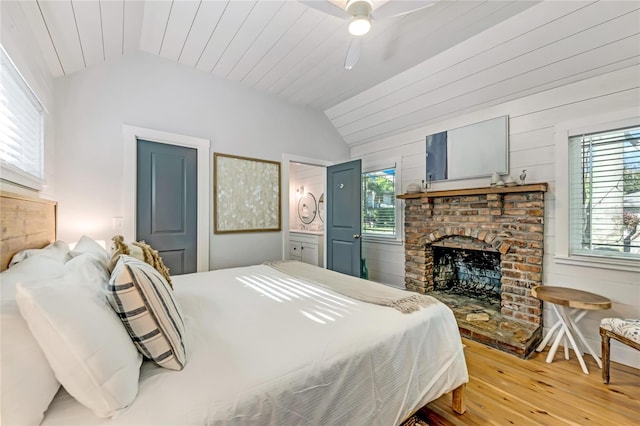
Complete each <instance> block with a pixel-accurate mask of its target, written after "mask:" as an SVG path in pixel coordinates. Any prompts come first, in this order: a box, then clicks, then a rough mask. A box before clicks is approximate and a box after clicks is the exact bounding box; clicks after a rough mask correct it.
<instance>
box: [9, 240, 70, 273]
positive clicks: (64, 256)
mask: <svg viewBox="0 0 640 426" xmlns="http://www.w3.org/2000/svg"><path fill="white" fill-rule="evenodd" d="M32 256H46V257H50V258H52V259H56V260H58V261H59V262H62V263H64V262H66V261H67V260H69V259H70V258H71V255H70V254H69V245H68V244H67V243H65V242H64V241H55V242H53V243H51V244H49V245H48V246H46V247H44V248H41V249H27V250H22V251H19V252H18V253H16V254H14V255H13V257H12V258H11V262H9V268H11V267H12V266H14V265H17V264H18V263H20V262H22V261H23V260H25V259H27V258H29V257H32Z"/></svg>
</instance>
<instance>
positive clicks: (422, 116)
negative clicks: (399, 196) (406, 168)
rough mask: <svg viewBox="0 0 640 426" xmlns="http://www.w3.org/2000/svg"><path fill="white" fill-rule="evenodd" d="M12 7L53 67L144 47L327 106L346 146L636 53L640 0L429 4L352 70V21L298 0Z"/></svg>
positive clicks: (382, 35)
mask: <svg viewBox="0 0 640 426" xmlns="http://www.w3.org/2000/svg"><path fill="white" fill-rule="evenodd" d="M317 1H321V2H322V1H329V0H317ZM330 1H332V2H333V3H335V4H338V5H340V6H344V4H345V0H330ZM390 1H394V2H399V1H400V0H390ZM7 2H8V0H3V3H7ZM384 2H385V1H384V0H378V1H375V0H374V3H375V5H376V6H378V7H379V6H380V5H382V4H383V3H384ZM19 3H20V6H21V10H22V11H23V12H24V14H25V15H26V18H27V20H28V22H29V24H30V26H31V29H32V30H33V33H34V35H35V37H36V39H37V40H38V42H39V45H40V48H41V50H42V54H43V55H44V58H45V59H46V60H47V62H48V64H49V66H50V69H51V73H52V75H54V76H62V75H66V74H70V73H73V72H77V71H81V70H83V69H85V68H89V67H91V66H94V65H96V64H99V63H102V62H105V61H109V60H111V59H113V58H117V57H119V56H122V55H124V54H127V53H130V52H135V51H138V50H142V51H145V52H150V53H152V54H155V55H159V56H162V57H164V58H167V59H168V60H171V61H175V62H178V63H181V64H183V65H185V66H188V67H192V68H195V69H197V70H200V71H202V72H207V73H210V74H212V75H214V76H216V77H220V78H225V79H229V80H233V81H238V82H240V83H242V84H244V85H246V86H249V87H252V88H255V89H257V90H261V91H264V92H267V93H270V94H272V95H275V96H278V97H280V98H282V99H284V100H287V101H290V102H293V103H296V104H300V105H306V106H309V107H312V108H315V109H317V110H320V111H324V112H325V114H326V115H327V117H328V118H329V120H331V122H332V123H333V125H334V126H335V127H336V129H337V130H338V132H339V133H340V134H341V135H342V136H343V138H344V140H345V142H346V143H347V144H349V145H351V146H355V145H359V144H362V143H366V142H371V141H375V140H378V141H384V140H385V138H388V137H391V136H393V135H395V134H398V133H400V132H406V131H408V130H411V129H419V128H421V127H424V126H426V125H428V124H430V123H437V122H439V121H443V120H446V119H447V118H450V117H455V116H456V115H461V114H465V113H468V112H471V111H475V110H479V109H482V108H487V107H489V106H491V105H497V104H499V103H503V102H507V101H509V100H512V99H516V98H518V97H522V96H527V95H530V94H533V93H538V92H542V91H545V90H548V89H551V88H554V87H559V86H561V85H565V84H570V83H572V82H576V81H580V80H584V79H586V78H589V77H594V76H597V75H600V74H604V73H607V72H612V71H617V70H628V72H629V73H634V72H635V73H638V64H639V63H640V11H639V8H640V2H638V1H613V0H603V1H593V0H584V1H544V2H539V1H522V0H511V1H509V0H503V1H498V0H438V1H436V2H435V4H433V6H431V7H428V8H424V9H421V10H419V11H417V12H414V13H411V14H408V15H403V16H400V17H396V18H390V19H384V20H378V21H374V22H373V26H372V29H371V31H370V32H369V33H368V34H367V35H366V36H364V38H363V46H364V47H363V51H362V56H361V58H360V61H359V62H358V63H357V64H356V66H355V67H354V68H353V69H351V70H345V69H344V67H343V63H344V56H345V52H346V49H347V46H348V44H349V41H350V37H351V36H350V35H349V34H348V32H347V25H348V21H347V20H344V19H340V18H337V17H334V16H331V15H328V14H326V13H323V12H320V11H319V10H317V9H315V8H312V7H308V6H306V5H305V4H302V3H301V2H298V1H295V0H229V1H225V0H201V1H199V0H146V1H142V0H60V1H55V0H24V1H20V2H19ZM408 3H412V4H415V6H416V7H417V6H420V5H424V4H425V3H431V0H414V1H411V2H408ZM374 13H375V12H374ZM638 80H639V86H640V76H639V78H638Z"/></svg>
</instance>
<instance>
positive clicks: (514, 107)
mask: <svg viewBox="0 0 640 426" xmlns="http://www.w3.org/2000/svg"><path fill="white" fill-rule="evenodd" d="M569 3H571V4H569ZM633 3H634V4H633V5H631V4H629V2H627V4H620V3H618V4H617V6H616V7H614V8H607V7H604V5H603V4H602V3H594V4H592V5H588V6H585V5H584V4H581V6H580V8H578V11H579V12H580V14H581V16H582V20H581V22H580V23H578V22H577V21H575V20H572V21H571V23H572V24H573V25H570V26H569V28H565V29H562V28H563V27H564V26H567V25H568V23H567V22H564V25H559V26H558V27H557V30H558V31H560V30H562V31H565V32H567V33H568V32H574V33H575V32H577V33H581V35H580V37H589V38H591V41H592V44H593V46H594V47H593V51H594V52H598V55H601V57H600V56H599V57H598V58H597V60H595V62H596V63H597V64H598V67H599V69H598V72H595V70H594V69H593V68H592V67H590V66H587V65H588V63H589V61H587V62H584V63H582V62H581V64H580V65H574V66H571V67H569V68H570V69H571V71H566V72H565V73H561V72H560V71H561V70H558V69H556V68H552V69H550V70H549V71H548V72H549V73H554V75H555V77H554V78H552V79H549V78H547V79H546V83H541V82H540V81H539V80H536V79H535V75H536V74H535V72H534V71H531V79H532V84H534V83H535V84H544V90H541V91H539V92H537V93H530V91H529V90H527V89H526V88H523V87H517V88H514V94H513V96H510V97H507V99H496V100H491V101H490V100H488V98H482V97H480V98H478V103H477V104H476V105H475V106H473V102H471V103H469V102H470V99H469V97H471V96H475V95H473V92H477V91H486V92H487V93H488V94H490V90H488V89H487V90H485V89H484V88H483V89H478V90H477V91H476V90H474V89H472V87H473V86H472V85H471V84H472V81H473V82H474V83H473V84H475V85H476V86H475V87H484V86H486V88H489V87H490V84H489V85H483V84H482V81H483V79H485V80H484V81H485V82H486V83H489V80H486V79H488V78H490V76H492V75H493V74H482V75H477V76H474V73H473V71H474V69H475V70H478V68H474V67H469V63H468V62H467V61H465V60H462V56H460V55H462V53H463V52H455V53H456V55H457V62H455V64H452V63H449V65H447V63H438V61H435V62H434V63H433V64H431V65H433V67H434V68H433V69H441V70H444V69H446V72H445V73H444V74H446V75H447V76H456V75H459V73H463V72H464V73H468V74H469V76H470V78H471V80H470V82H469V85H464V87H466V89H467V93H466V94H465V93H461V94H455V93H454V94H450V95H446V90H440V89H434V90H432V91H431V92H427V95H425V94H424V92H421V91H417V92H416V93H415V96H414V97H409V96H406V95H399V94H398V91H410V90H411V88H414V89H415V88H416V87H417V86H416V85H420V84H424V83H425V81H424V79H423V78H422V75H421V74H420V73H419V72H417V70H415V69H414V70H411V71H409V72H407V73H404V74H401V75H399V76H398V77H396V78H394V79H392V81H389V82H386V83H385V84H384V85H381V86H378V87H376V88H374V89H372V90H371V91H367V92H364V93H363V94H362V95H360V96H359V99H354V100H350V101H349V102H348V103H349V105H344V104H341V105H338V106H337V107H336V108H334V109H333V110H332V111H331V112H328V113H327V114H328V115H329V116H330V117H331V114H332V113H333V114H335V115H334V123H335V122H336V121H335V120H336V119H337V117H341V120H344V119H346V115H348V114H356V115H363V113H362V112H360V111H359V110H358V109H357V107H356V105H357V104H358V103H361V105H364V107H365V108H367V110H369V111H377V114H379V115H376V116H375V117H377V118H376V119H375V120H374V121H373V122H372V121H367V120H371V119H372V118H371V117H372V116H370V115H369V116H364V117H362V118H358V119H356V120H354V121H353V122H352V123H348V124H347V123H346V121H345V122H344V123H345V124H343V125H341V127H339V129H341V132H343V136H344V137H345V138H346V139H347V140H348V141H351V142H352V143H353V145H352V149H351V156H352V158H354V159H355V158H363V159H365V160H368V161H376V160H379V159H383V158H388V157H390V156H400V157H401V158H402V182H401V184H400V185H401V189H400V191H399V192H404V188H406V186H407V184H409V183H411V182H419V181H420V180H421V179H424V176H425V174H426V165H425V136H426V135H429V134H432V133H436V132H440V131H443V130H448V129H452V128H456V127H460V126H464V125H467V124H471V123H475V122H478V121H482V120H485V119H489V118H493V117H498V116H501V115H509V117H510V120H509V127H510V128H509V139H510V140H509V144H510V147H509V153H510V171H511V174H512V175H513V176H514V177H517V176H518V175H519V174H520V172H521V171H522V170H523V169H527V171H528V173H527V175H528V177H527V182H529V183H535V182H547V183H548V184H549V192H547V193H546V197H545V233H544V253H545V255H544V265H543V266H544V276H543V281H544V284H547V285H562V286H567V287H571V288H578V289H582V290H586V291H590V292H594V293H597V294H602V295H605V296H607V297H609V298H611V300H612V301H613V308H612V309H611V310H609V311H598V312H589V314H588V315H587V316H586V317H585V318H584V319H583V320H582V322H581V328H582V329H583V330H584V331H585V335H586V337H587V339H588V341H590V344H591V345H592V347H593V348H594V349H596V350H597V351H599V347H600V346H599V342H600V337H599V334H598V326H599V321H600V319H601V318H604V317H606V316H617V317H627V318H639V317H640V274H639V273H638V272H632V271H624V270H615V269H600V268H594V267H583V266H575V265H567V264H559V263H556V262H555V260H554V256H555V255H556V168H557V167H559V168H561V169H562V168H564V167H567V165H565V164H557V163H556V161H555V150H556V145H555V144H556V137H555V133H556V126H558V125H562V123H566V122H571V121H575V120H577V119H584V118H588V119H589V118H590V119H591V120H592V121H594V122H595V121H598V119H599V117H603V116H605V115H606V116H607V117H608V119H607V121H611V119H610V117H615V116H616V111H625V112H627V111H629V110H631V111H634V110H635V111H637V116H639V117H640V65H638V63H639V61H638V60H639V57H640V37H639V36H638V32H639V30H640V15H638V11H637V8H638V5H639V4H638V2H633ZM576 4H577V3H575V2H567V3H566V4H564V5H563V7H566V8H572V9H576V7H577V6H576ZM539 12H540V10H536V8H532V9H531V10H530V11H528V12H525V13H529V14H531V15H535V14H537V13H539ZM575 13H578V12H575ZM596 15H598V16H597V19H596ZM616 16H617V17H616ZM530 18H531V19H523V17H522V16H517V17H515V18H513V19H512V20H511V21H514V22H511V21H508V22H506V23H505V25H506V27H512V26H524V27H526V26H529V25H532V22H530V21H533V17H530ZM545 19H549V18H548V17H547V18H545ZM557 19H558V20H559V22H562V21H563V18H562V17H558V18H557ZM552 21H553V20H552ZM554 22H555V21H554ZM598 22H604V23H600V24H598ZM583 24H584V25H583ZM622 26H624V27H625V28H621V27H622ZM603 28H606V31H602V30H603ZM490 31H491V30H490ZM490 31H488V32H486V33H483V34H480V35H479V36H477V37H476V38H474V39H471V40H469V42H468V43H467V44H468V46H467V47H468V48H469V49H471V50H470V51H469V52H467V56H468V57H469V58H473V57H476V54H477V53H478V52H480V50H475V49H473V47H478V46H481V45H484V46H487V45H490V44H491V41H492V40H493V37H495V34H488V33H489V32H490ZM549 31H550V30H549ZM634 34H635V35H634ZM551 35H553V37H554V38H557V37H559V36H560V35H559V34H558V33H557V32H555V33H553V34H551ZM551 35H549V36H551ZM531 37H535V38H536V39H537V40H540V39H546V38H547V34H546V31H542V32H540V33H535V34H532V35H531ZM616 38H619V41H614V39H616ZM541 41H542V40H541ZM513 42H514V40H513V39H511V40H509V41H508V42H505V43H506V44H511V43H513ZM603 45H606V46H608V47H607V48H606V49H603V48H599V47H597V46H603ZM482 51H484V53H483V54H490V52H489V51H486V49H482ZM561 52H562V50H561V49H560V50H558V51H557V52H556V56H557V55H561ZM523 54H524V53H523ZM448 55H453V53H451V52H447V54H446V55H444V56H448ZM579 56H580V55H579ZM590 57H591V58H592V59H593V56H591V55H590ZM550 59H551V58H550ZM567 59H568V58H567ZM447 60H448V59H447V58H443V61H445V62H446V61H447ZM558 60H559V61H562V60H561V59H558ZM603 61H604V62H603ZM543 62H544V61H543ZM543 68H544V67H543ZM433 69H432V70H431V71H433ZM507 69H510V68H507ZM541 69H542V68H541ZM505 70H506V69H505ZM422 71H423V72H424V69H423V70H422ZM444 74H443V75H441V78H444V77H446V76H445V75H444ZM568 75H572V76H573V77H568ZM500 78H504V76H502V77H500ZM551 80H553V81H551ZM504 84H508V81H507V80H505V82H504ZM383 86H384V87H383ZM416 90H417V89H416ZM432 95H433V97H432ZM445 95H446V96H445ZM443 96H445V97H448V98H449V99H448V100H447V99H445V98H444V97H443ZM461 98H464V99H466V100H467V102H466V104H467V105H471V106H466V107H464V108H461V109H456V108H450V107H452V106H453V105H454V104H457V102H458V100H461ZM511 98H513V99H511ZM365 99H366V100H367V101H366V102H365V103H362V102H363V100H365ZM352 102H353V103H352ZM345 104H346V103H345ZM433 108H438V109H440V108H441V109H442V114H441V117H442V119H441V120H433V119H431V120H429V121H428V122H421V121H420V120H419V117H420V114H421V111H427V110H429V109H433ZM349 109H351V111H350V112H347V111H349ZM338 112H340V113H338ZM621 118H623V117H621ZM374 122H375V123H378V124H373V123H374ZM347 126H351V127H347ZM347 128H349V129H351V130H348V131H346V132H345V129H347ZM354 129H357V130H354ZM489 182H490V178H489V177H486V178H478V179H468V180H461V181H451V182H437V183H433V184H432V189H433V190H441V189H454V188H472V187H482V186H488V185H489ZM560 202H564V200H561V201H560ZM363 256H364V257H366V259H367V265H368V267H369V276H370V278H371V279H373V280H377V281H381V282H385V283H388V284H391V285H394V286H398V287H402V286H403V285H404V284H403V283H404V248H403V246H401V245H384V244H377V243H371V242H364V244H363ZM544 320H545V324H553V323H554V322H555V319H554V318H552V315H551V311H550V308H545V312H544ZM612 357H613V359H614V360H616V361H619V362H623V363H626V364H628V365H633V366H635V367H640V357H638V355H637V352H636V351H633V350H631V349H628V348H627V347H624V346H622V345H618V344H615V345H614V347H613V349H612Z"/></svg>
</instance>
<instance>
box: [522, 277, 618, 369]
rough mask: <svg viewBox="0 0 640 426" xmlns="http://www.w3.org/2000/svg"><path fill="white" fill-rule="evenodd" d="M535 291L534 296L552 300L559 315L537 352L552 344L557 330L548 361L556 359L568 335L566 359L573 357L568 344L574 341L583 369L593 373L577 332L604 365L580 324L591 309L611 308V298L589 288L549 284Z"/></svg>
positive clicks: (565, 348)
mask: <svg viewBox="0 0 640 426" xmlns="http://www.w3.org/2000/svg"><path fill="white" fill-rule="evenodd" d="M531 294H532V295H533V297H536V298H538V299H540V300H542V301H544V302H549V303H551V304H552V305H551V308H552V309H553V311H554V312H555V314H556V316H557V318H558V321H557V322H556V323H555V324H554V325H553V327H551V329H550V330H549V333H547V335H546V337H545V338H544V340H542V342H541V343H540V345H538V347H537V348H536V351H537V352H540V351H542V350H543V349H544V348H545V347H546V346H547V343H549V341H550V340H551V337H552V336H553V334H554V333H555V332H556V331H557V332H558V333H557V335H556V338H555V340H554V341H553V344H552V345H551V349H550V350H549V354H548V355H547V359H546V361H547V362H551V361H553V357H554V356H555V354H556V351H557V350H558V346H559V345H560V341H561V340H562V338H563V337H564V358H565V359H569V345H568V343H569V342H570V343H571V347H572V348H573V351H574V352H575V353H576V356H577V357H578V361H579V362H580V367H582V371H584V373H585V374H589V370H587V366H586V364H585V363H584V359H583V358H582V351H581V350H580V348H579V347H578V344H577V342H576V338H575V336H576V335H577V336H578V338H579V339H580V341H582V344H583V345H584V347H585V348H586V349H587V351H588V352H589V353H590V354H591V356H592V357H593V359H595V360H596V363H597V364H598V367H600V368H602V362H601V361H600V358H598V356H597V355H596V354H595V352H594V351H593V349H591V347H590V346H589V344H588V343H587V341H586V339H585V338H584V335H583V334H582V332H581V331H580V329H579V328H578V326H577V324H578V322H580V320H581V319H582V318H583V317H584V316H585V315H586V314H587V311H589V310H598V309H610V308H611V300H609V299H607V298H606V297H603V296H600V295H597V294H593V293H589V292H587V291H582V290H576V289H572V288H564V287H552V286H546V285H545V286H542V285H539V286H535V287H533V288H532V289H531ZM565 307H568V308H573V310H572V311H571V312H568V311H567V309H565ZM567 339H568V340H569V342H567Z"/></svg>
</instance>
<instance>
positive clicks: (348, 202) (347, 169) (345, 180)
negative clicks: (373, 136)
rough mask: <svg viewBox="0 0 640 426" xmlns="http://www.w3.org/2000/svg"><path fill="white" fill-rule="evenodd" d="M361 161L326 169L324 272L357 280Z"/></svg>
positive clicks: (359, 246) (358, 266)
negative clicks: (328, 270)
mask: <svg viewBox="0 0 640 426" xmlns="http://www.w3.org/2000/svg"><path fill="white" fill-rule="evenodd" d="M361 175H362V163H361V161H360V160H355V161H350V162H348V163H342V164H336V165H335V166H331V167H328V168H327V192H326V193H327V223H326V232H327V269H331V270H334V271H338V272H342V273H344V274H348V275H353V276H356V277H359V276H360V252H361V243H360V234H361V232H362V231H361V218H360V211H361V201H360V199H361V198H360V195H361V191H362V186H361Z"/></svg>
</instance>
